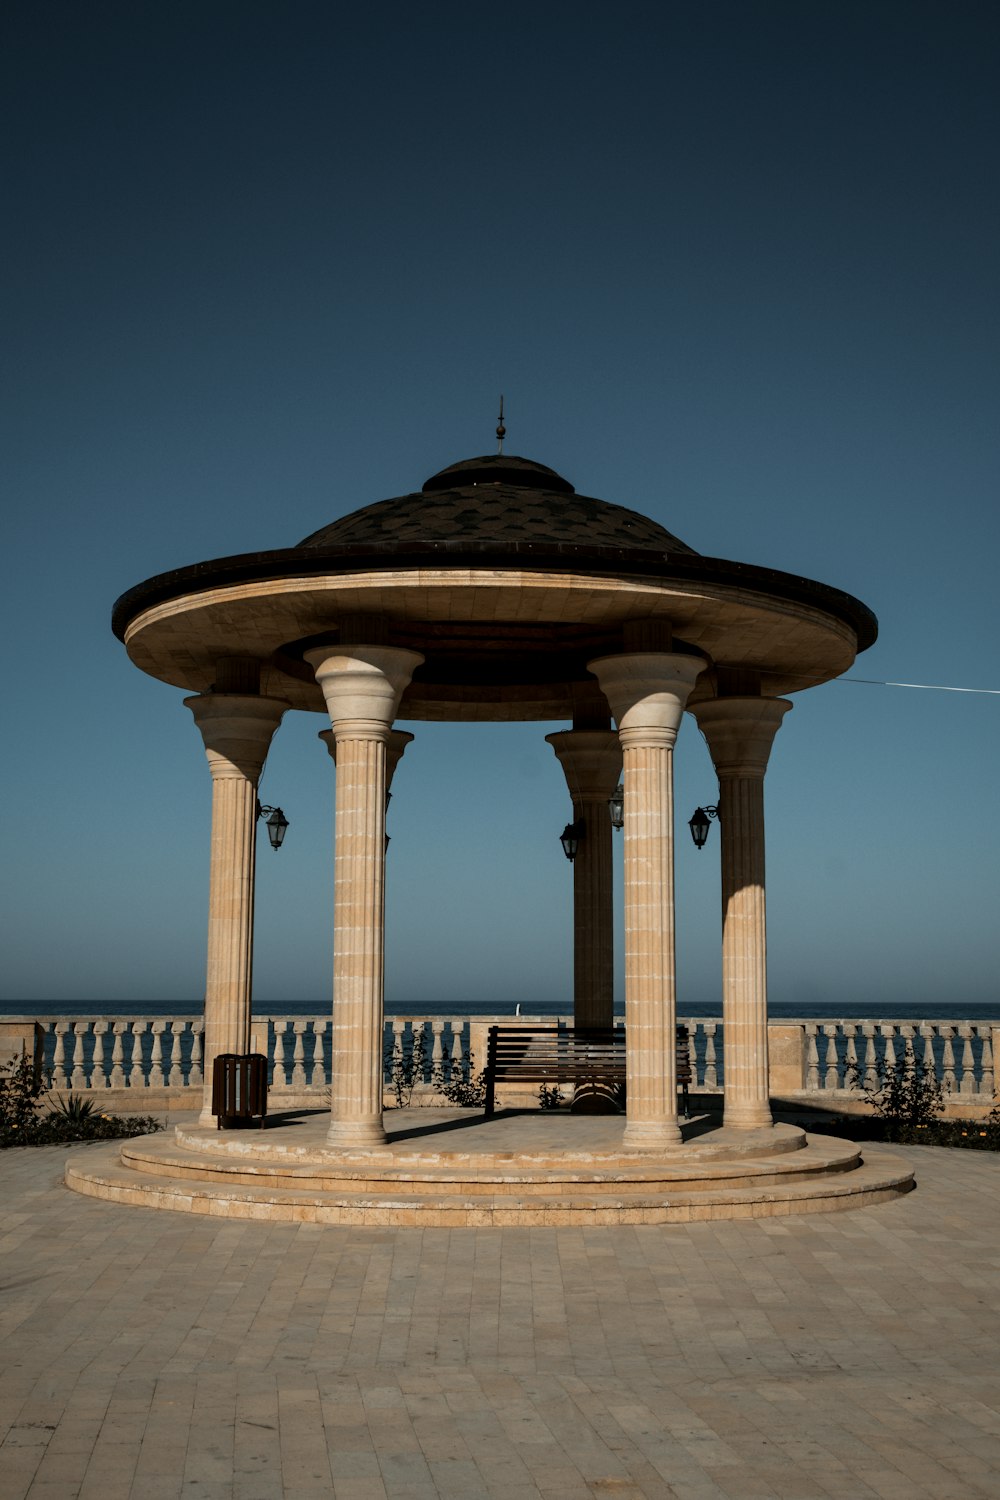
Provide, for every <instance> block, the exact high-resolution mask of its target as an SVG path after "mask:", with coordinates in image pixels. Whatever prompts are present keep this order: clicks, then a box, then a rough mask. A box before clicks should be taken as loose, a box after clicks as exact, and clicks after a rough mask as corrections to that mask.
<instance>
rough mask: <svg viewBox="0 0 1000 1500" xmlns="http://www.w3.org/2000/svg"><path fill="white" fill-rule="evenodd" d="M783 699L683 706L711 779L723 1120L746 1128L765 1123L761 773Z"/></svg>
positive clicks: (767, 1122) (716, 700)
mask: <svg viewBox="0 0 1000 1500" xmlns="http://www.w3.org/2000/svg"><path fill="white" fill-rule="evenodd" d="M791 706H792V705H791V704H790V703H789V702H788V700H787V699H785V698H759V697H748V698H742V697H733V698H712V699H709V700H708V701H707V702H705V703H699V704H697V705H696V707H694V708H693V709H692V710H691V711H692V713H693V714H694V716H695V718H696V719H697V721H698V727H699V728H700V729H701V731H702V733H703V734H704V736H705V739H706V740H707V741H708V748H709V750H710V752H711V755H712V760H713V762H714V763H715V769H716V772H717V773H718V777H719V830H720V832H721V835H722V1020H723V1025H724V1027H725V1067H726V1076H725V1114H724V1116H723V1123H724V1124H725V1125H727V1126H733V1127H735V1128H736V1129H738V1130H754V1129H758V1128H760V1127H761V1126H767V1125H770V1124H771V1123H772V1121H771V1106H770V1100H769V1088H768V1053H767V935H766V928H765V913H764V772H765V771H766V769H767V762H768V757H769V756H770V753H771V746H772V744H773V743H774V736H775V735H776V734H777V732H778V730H779V728H780V727H781V721H782V719H783V718H784V716H785V714H786V713H787V712H788V710H789V709H790V708H791Z"/></svg>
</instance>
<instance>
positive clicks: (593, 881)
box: [545, 729, 622, 1027]
mask: <svg viewBox="0 0 1000 1500" xmlns="http://www.w3.org/2000/svg"><path fill="white" fill-rule="evenodd" d="M545 738H546V740H547V741H548V743H549V744H550V745H551V746H552V749H553V750H554V751H555V754H556V757H557V759H558V760H559V763H560V765H561V766H562V768H563V771H564V773H565V775H566V783H567V785H568V787H569V792H570V796H571V797H572V799H573V821H574V822H575V823H578V824H579V823H582V824H583V830H584V832H583V837H582V838H581V840H580V842H579V845H578V847H577V852H576V858H575V860H574V861H573V1021H574V1024H575V1025H577V1026H599V1027H605V1026H613V1025H614V890H613V877H612V864H611V815H610V813H609V811H608V799H609V797H610V796H611V794H612V792H613V791H614V789H615V787H616V786H617V785H618V778H619V777H620V775H621V766H622V752H621V745H620V744H619V741H618V736H617V735H616V734H614V733H613V732H612V731H611V730H599V729H568V730H563V731H562V732H561V733H558V734H548V735H546V736H545Z"/></svg>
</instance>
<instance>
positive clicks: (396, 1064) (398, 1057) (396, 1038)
mask: <svg viewBox="0 0 1000 1500" xmlns="http://www.w3.org/2000/svg"><path fill="white" fill-rule="evenodd" d="M405 1029H406V1022H405V1021H400V1020H394V1021H393V1023H392V1068H391V1072H390V1075H389V1076H390V1078H391V1077H392V1076H393V1075H394V1074H395V1072H396V1069H397V1068H402V1066H403V1032H404V1030H405Z"/></svg>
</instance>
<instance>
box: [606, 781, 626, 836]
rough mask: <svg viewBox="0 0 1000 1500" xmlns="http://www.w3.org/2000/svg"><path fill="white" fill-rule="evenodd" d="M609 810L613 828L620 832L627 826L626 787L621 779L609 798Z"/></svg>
mask: <svg viewBox="0 0 1000 1500" xmlns="http://www.w3.org/2000/svg"><path fill="white" fill-rule="evenodd" d="M608 811H609V812H610V813H611V826H612V828H613V829H614V830H615V832H616V833H620V832H621V830H622V829H623V828H624V827H625V787H624V785H623V784H622V782H620V781H619V783H618V785H617V786H616V787H615V789H614V791H613V792H612V793H611V796H610V797H609V798H608Z"/></svg>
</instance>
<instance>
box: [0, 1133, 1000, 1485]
mask: <svg viewBox="0 0 1000 1500" xmlns="http://www.w3.org/2000/svg"><path fill="white" fill-rule="evenodd" d="M80 1149H84V1150H85V1149H86V1148H80ZM870 1154H871V1155H872V1156H873V1157H874V1156H875V1155H876V1154H877V1151H875V1150H873V1151H872V1152H871V1153H870ZM897 1154H900V1153H899V1152H898V1149H897ZM901 1154H903V1155H905V1156H906V1157H907V1158H908V1159H909V1160H911V1161H912V1162H913V1164H914V1165H915V1167H916V1170H917V1174H918V1189H917V1191H916V1192H915V1193H913V1194H911V1195H909V1196H908V1197H906V1198H903V1199H900V1200H898V1201H897V1202H893V1203H888V1204H883V1205H881V1206H877V1207H875V1208H870V1209H865V1210H858V1211H852V1212H849V1213H837V1214H822V1215H815V1216H811V1217H809V1216H804V1217H796V1216H794V1215H790V1216H783V1217H782V1218H780V1219H773V1220H759V1221H755V1222H746V1223H744V1222H739V1223H727V1222H725V1221H719V1222H714V1221H713V1222H708V1223H698V1224H688V1225H676V1226H669V1227H667V1226H664V1227H653V1226H640V1227H624V1226H622V1227H611V1228H540V1227H525V1228H511V1229H463V1230H453V1231H449V1230H443V1229H430V1230H419V1229H399V1230H391V1229H385V1228H371V1229H368V1228H351V1227H333V1226H330V1227H323V1228H321V1227H318V1226H315V1225H290V1224H289V1225H282V1224H276V1225H268V1224H263V1223H250V1222H226V1221H225V1220H221V1219H220V1220H210V1219H197V1218H194V1217H191V1218H189V1217H188V1216H187V1215H182V1214H170V1213H156V1212H154V1211H152V1210H148V1209H132V1208H125V1207H118V1206H116V1205H112V1204H108V1203H104V1202H99V1201H97V1200H92V1199H87V1198H83V1197H78V1196H76V1195H72V1194H69V1193H68V1192H67V1191H66V1190H65V1189H64V1188H63V1187H62V1183H61V1176H62V1167H63V1164H64V1162H65V1153H64V1152H63V1151H61V1150H59V1149H58V1148H46V1149H43V1150H34V1151H7V1152H4V1153H2V1155H0V1350H2V1355H0V1449H2V1451H0V1493H2V1495H3V1500H314V1497H315V1500H319V1497H320V1496H323V1497H324V1500H329V1497H330V1496H331V1495H332V1496H333V1497H334V1500H436V1497H445V1500H452V1497H454V1500H480V1497H482V1500H577V1497H579V1500H593V1497H604V1496H606V1497H615V1496H617V1497H621V1500H636V1497H642V1500H660V1497H663V1500H757V1497H760V1500H977V1497H986V1496H991V1497H992V1496H995V1495H996V1494H998V1493H1000V1360H998V1356H997V1349H998V1347H1000V1192H998V1189H1000V1160H998V1159H997V1158H995V1157H992V1156H988V1155H985V1154H984V1155H982V1156H980V1155H978V1154H972V1153H968V1154H964V1153H945V1152H938V1151H934V1150H930V1149H926V1148H911V1149H909V1150H906V1151H903V1152H902V1153H901Z"/></svg>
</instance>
